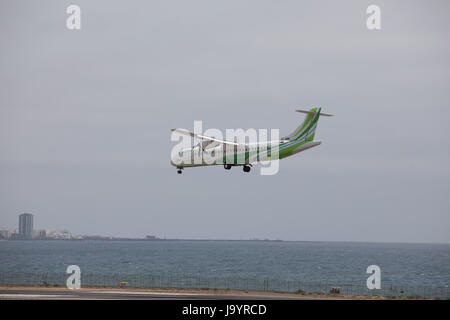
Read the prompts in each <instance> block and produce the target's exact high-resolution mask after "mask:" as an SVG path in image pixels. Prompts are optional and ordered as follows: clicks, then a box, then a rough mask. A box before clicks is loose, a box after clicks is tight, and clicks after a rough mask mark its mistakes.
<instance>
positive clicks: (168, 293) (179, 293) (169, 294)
mask: <svg viewBox="0 0 450 320" xmlns="http://www.w3.org/2000/svg"><path fill="white" fill-rule="evenodd" d="M86 292H88V293H98V294H104V293H109V294H142V295H162V296H211V295H213V294H207V293H183V292H145V291H86Z"/></svg>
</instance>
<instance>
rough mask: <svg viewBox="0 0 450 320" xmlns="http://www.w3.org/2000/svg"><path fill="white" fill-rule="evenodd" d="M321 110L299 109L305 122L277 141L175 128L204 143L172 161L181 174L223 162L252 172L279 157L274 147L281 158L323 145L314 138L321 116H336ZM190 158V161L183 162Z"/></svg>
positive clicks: (224, 165)
mask: <svg viewBox="0 0 450 320" xmlns="http://www.w3.org/2000/svg"><path fill="white" fill-rule="evenodd" d="M321 109H322V108H316V107H314V108H312V109H311V110H295V111H296V112H301V113H305V114H306V117H305V119H304V121H303V122H302V124H300V125H299V126H298V127H297V128H296V129H295V130H294V131H293V132H292V133H291V134H289V135H288V136H285V137H283V138H281V139H280V140H277V141H261V142H255V143H237V142H232V141H226V140H220V139H216V138H214V137H208V136H203V135H199V134H196V133H193V132H189V131H187V130H184V129H172V132H176V133H179V134H183V135H188V136H191V137H193V138H197V139H200V140H202V142H199V143H198V144H197V145H195V146H193V147H192V148H190V149H184V150H181V151H180V152H178V153H175V154H173V155H172V157H171V158H172V159H171V161H170V162H171V164H172V165H173V166H175V167H176V168H177V173H178V174H181V173H182V172H183V171H182V170H183V169H184V168H187V167H201V166H211V165H223V167H224V168H225V169H226V170H230V169H231V168H232V167H234V166H243V171H244V172H250V168H251V166H252V164H254V163H257V162H260V161H273V160H275V158H274V157H272V150H275V149H274V148H275V147H277V148H278V157H277V158H276V159H277V160H278V159H284V158H287V157H289V156H292V155H294V154H297V153H299V152H301V151H304V150H307V149H310V148H313V147H316V146H318V145H320V144H321V141H314V135H315V132H316V128H317V123H318V121H319V117H320V116H327V117H331V116H333V115H332V114H327V113H322V112H321ZM194 156H197V157H198V156H201V157H200V158H199V159H201V160H200V163H195V162H194V160H193V159H194ZM203 156H208V157H209V160H208V161H205V160H204V157H203ZM187 158H189V161H187V162H185V161H183V160H186V159H187Z"/></svg>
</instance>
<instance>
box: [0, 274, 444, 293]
mask: <svg viewBox="0 0 450 320" xmlns="http://www.w3.org/2000/svg"><path fill="white" fill-rule="evenodd" d="M68 277H69V274H66V273H26V272H0V285H39V286H49V287H51V286H66V281H67V278H68ZM81 286H82V287H83V286H84V287H133V288H192V289H207V290H213V289H222V290H227V289H230V290H243V291H268V292H269V291H270V292H292V293H299V294H336V295H365V296H386V297H429V298H440V299H449V298H450V287H448V286H398V285H393V284H385V285H382V287H381V289H373V290H369V289H368V288H367V287H366V286H365V285H358V284H346V283H329V282H328V283H318V282H306V281H299V280H281V279H268V278H238V277H206V276H194V275H165V274H164V275H145V274H139V275H137V274H85V273H81Z"/></svg>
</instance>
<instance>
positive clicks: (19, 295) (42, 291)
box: [0, 287, 311, 300]
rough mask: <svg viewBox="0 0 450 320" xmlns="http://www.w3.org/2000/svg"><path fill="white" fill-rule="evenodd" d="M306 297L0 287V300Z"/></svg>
mask: <svg viewBox="0 0 450 320" xmlns="http://www.w3.org/2000/svg"><path fill="white" fill-rule="evenodd" d="M1 299H8V300H9V299H13V300H279V299H282V300H286V299H289V300H291V299H294V300H309V299H311V297H305V296H298V297H295V296H292V295H285V296H280V295H272V296H271V295H266V294H265V295H253V294H214V293H195V292H194V293H186V292H160V291H158V292H156V291H136V290H126V289H116V290H114V289H110V290H107V289H83V288H82V289H78V290H69V289H65V288H57V289H56V288H17V287H15V288H0V300H1Z"/></svg>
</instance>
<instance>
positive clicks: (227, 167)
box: [223, 164, 231, 170]
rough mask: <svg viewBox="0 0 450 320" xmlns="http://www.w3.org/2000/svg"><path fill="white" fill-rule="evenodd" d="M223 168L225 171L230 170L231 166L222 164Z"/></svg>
mask: <svg viewBox="0 0 450 320" xmlns="http://www.w3.org/2000/svg"><path fill="white" fill-rule="evenodd" d="M223 167H224V168H225V170H230V169H231V164H224V165H223Z"/></svg>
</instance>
